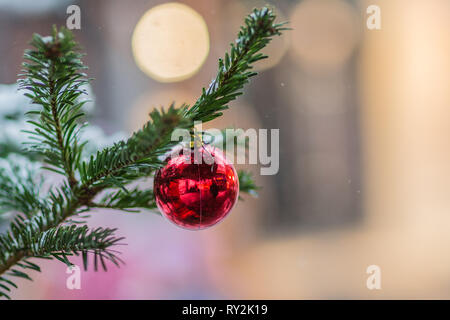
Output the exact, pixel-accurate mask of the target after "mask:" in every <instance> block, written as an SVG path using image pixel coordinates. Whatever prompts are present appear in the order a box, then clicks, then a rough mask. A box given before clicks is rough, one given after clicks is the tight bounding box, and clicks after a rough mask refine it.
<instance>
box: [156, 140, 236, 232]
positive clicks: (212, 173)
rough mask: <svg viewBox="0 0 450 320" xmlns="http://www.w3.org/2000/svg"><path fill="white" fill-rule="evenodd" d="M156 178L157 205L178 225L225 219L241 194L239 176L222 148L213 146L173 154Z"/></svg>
mask: <svg viewBox="0 0 450 320" xmlns="http://www.w3.org/2000/svg"><path fill="white" fill-rule="evenodd" d="M166 162H167V164H166V166H165V167H164V168H162V169H160V170H159V171H158V172H157V173H156V175H155V180H154V189H153V190H154V193H155V198H156V204H157V205H158V208H159V210H160V211H161V213H162V214H163V215H164V216H165V217H167V218H168V219H169V220H170V221H172V222H173V223H175V224H176V225H178V226H180V227H183V228H186V229H190V230H198V229H204V228H207V227H210V226H212V225H215V224H216V223H218V222H220V221H222V220H223V219H224V218H225V216H226V215H227V214H228V213H229V212H230V211H231V209H232V208H233V206H234V204H235V203H236V201H237V198H238V194H239V179H238V175H237V173H236V170H235V169H234V167H233V165H231V164H230V163H229V162H228V161H227V160H226V158H225V156H224V154H223V152H222V151H221V150H220V149H217V148H214V147H212V146H210V145H205V146H203V147H200V148H193V149H181V150H178V151H176V152H175V153H173V154H172V155H171V156H170V157H169V158H168V159H167V160H166Z"/></svg>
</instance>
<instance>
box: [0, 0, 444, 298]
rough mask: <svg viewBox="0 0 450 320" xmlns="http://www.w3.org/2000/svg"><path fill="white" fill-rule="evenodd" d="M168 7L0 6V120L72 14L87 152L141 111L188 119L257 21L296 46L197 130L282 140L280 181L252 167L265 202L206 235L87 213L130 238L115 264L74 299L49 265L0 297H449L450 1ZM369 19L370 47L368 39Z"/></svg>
mask: <svg viewBox="0 0 450 320" xmlns="http://www.w3.org/2000/svg"><path fill="white" fill-rule="evenodd" d="M163 3H169V1H154V0H133V1H125V0H113V1H112V0H109V1H106V0H98V1H87V0H80V1H75V0H67V1H66V0H39V1H36V0H16V1H8V0H0V57H1V64H0V83H1V84H3V85H2V86H1V88H0V89H1V90H0V108H8V107H9V108H11V105H12V103H13V102H12V101H13V100H14V99H16V100H14V101H15V102H14V103H21V102H20V101H21V100H19V102H17V97H16V96H15V93H11V92H13V91H11V88H12V87H11V86H6V84H12V83H14V82H15V81H16V79H17V74H18V73H19V71H20V63H21V61H22V55H23V51H24V49H25V48H27V42H28V41H29V40H30V38H31V35H32V33H34V32H37V33H40V34H49V33H50V30H51V26H52V25H53V24H56V25H65V24H66V19H67V18H68V17H69V14H67V13H66V9H67V7H68V6H69V5H71V4H76V5H78V6H79V7H80V8H81V29H80V30H74V33H75V36H76V39H77V40H79V41H80V43H81V45H82V47H83V50H84V51H85V52H86V53H87V56H86V57H85V59H84V62H85V64H86V65H88V66H89V71H88V74H89V76H90V77H93V78H95V80H94V81H93V82H92V90H91V91H92V96H95V109H94V107H92V110H91V119H90V122H91V123H93V124H95V125H97V126H98V130H92V132H90V134H91V136H90V137H91V139H92V140H99V141H107V140H108V139H110V140H115V139H116V140H117V138H118V137H120V136H122V135H123V136H125V135H129V134H131V133H132V132H133V131H134V130H136V129H137V128H139V127H140V126H141V125H142V124H143V123H144V122H145V121H146V119H147V114H148V113H149V111H150V110H152V109H153V108H159V107H161V106H168V105H169V104H170V103H171V102H172V101H176V102H178V103H182V102H188V103H193V102H194V101H195V100H196V98H197V97H198V96H199V94H200V93H201V88H202V87H204V86H207V85H208V84H209V82H210V81H211V79H212V78H213V77H214V76H215V72H216V68H217V60H218V58H219V57H221V56H223V54H224V52H225V50H227V49H228V48H229V43H230V42H231V41H233V40H234V38H235V36H236V34H237V32H238V29H239V26H240V25H241V23H242V21H243V19H244V17H245V16H246V15H247V14H248V13H249V12H250V11H251V10H252V9H253V8H254V7H261V6H264V5H269V6H271V7H272V8H273V9H274V10H275V11H276V12H277V14H278V17H279V21H285V20H289V21H290V27H291V28H293V30H292V31H290V32H286V33H285V34H284V35H283V37H280V38H277V39H276V40H275V41H274V42H273V43H272V44H271V45H270V46H269V47H268V48H267V50H265V53H267V54H268V55H269V56H270V58H269V59H268V60H266V61H263V62H260V63H259V64H258V66H257V69H258V70H259V71H261V72H260V75H259V76H258V77H256V78H254V80H253V81H252V82H251V84H250V85H248V86H247V87H246V89H245V95H244V96H243V97H241V98H240V99H239V100H238V101H236V102H234V103H232V105H231V109H230V110H229V111H227V112H226V113H225V115H224V116H223V117H222V118H220V119H218V120H215V121H214V122H211V123H209V124H208V127H215V128H224V127H230V126H235V127H239V128H244V129H247V128H266V129H271V128H279V129H280V170H279V173H278V174H277V175H274V176H260V175H259V168H258V166H248V167H247V168H246V169H249V170H252V171H253V172H254V173H255V177H256V180H257V182H258V184H259V185H260V186H261V187H262V190H261V191H260V197H259V198H258V199H253V198H251V197H249V196H244V198H245V201H240V202H239V203H238V205H237V206H236V207H235V209H234V210H233V212H232V213H231V214H230V215H229V216H228V217H227V218H226V219H225V221H224V222H222V223H221V224H219V225H217V226H215V227H213V228H211V229H207V230H205V231H200V232H192V231H186V230H183V229H180V228H176V227H175V226H174V225H172V224H171V223H169V222H168V221H166V220H164V218H162V217H160V216H159V215H157V214H154V213H151V212H143V213H140V214H134V213H120V212H104V211H98V212H95V213H93V215H92V218H91V220H90V224H91V225H93V226H95V225H101V226H109V227H118V228H119V234H120V235H123V236H125V237H126V238H127V240H126V242H127V246H124V247H122V248H121V251H122V252H123V254H122V258H123V259H124V260H125V261H126V265H125V266H123V267H122V268H120V269H115V268H111V270H109V271H108V272H107V273H103V272H99V273H94V272H90V271H89V272H83V273H82V275H81V276H82V278H81V281H82V288H81V290H69V289H67V288H66V279H67V277H68V276H69V275H68V274H66V267H65V266H64V265H62V264H61V263H58V262H50V263H46V264H45V266H43V272H42V273H41V274H39V275H35V276H34V278H35V280H34V282H32V283H31V282H28V283H27V282H20V289H19V290H16V291H15V292H14V295H13V297H14V298H19V299H178V298H187V299H197V298H198V299H201V298H210V299H219V298H230V299H266V298H270V299H304V298H318V299H349V298H355V299H362V298H368V299H379V298H387V299H389V298H424V299H428V298H450V232H449V229H450V145H449V144H450V142H449V141H450V139H449V138H450V86H449V83H450V1H448V0H369V1H365V0H354V1H350V0H279V1H262V0H261V1H260V0H227V1H223V0H195V1H194V0H189V1H187V0H186V1H180V2H179V3H183V4H185V5H186V6H183V7H181V8H182V9H181V11H182V12H180V10H178V11H176V10H175V11H174V10H171V8H173V6H172V7H171V6H169V7H166V8H167V10H161V9H155V6H157V5H160V4H163ZM372 4H376V5H378V6H379V7H380V8H381V30H368V28H367V27H366V20H367V19H368V17H369V15H368V14H367V13H366V9H367V7H368V6H369V5H372ZM159 8H160V7H159ZM152 10H154V11H152ZM157 10H159V11H157ZM146 36H147V38H146ZM149 39H150V40H149ZM177 59H178V60H177ZM174 60H175V61H177V62H176V63H169V62H171V61H174ZM14 92H15V91H14ZM2 94H3V95H2ZM22 107H23V106H22ZM100 128H101V130H100ZM7 129H8V130H9V131H7ZM7 132H8V134H9V139H15V138H16V135H17V139H19V136H18V135H19V133H18V131H17V130H15V131H14V130H13V129H11V128H10V127H8V125H7V122H6V121H4V122H0V137H2V134H3V137H4V136H6V133H7ZM0 142H1V141H0ZM105 143H107V142H105ZM100 144H101V143H100ZM0 151H2V150H0ZM2 153H3V154H6V153H7V152H6V151H5V150H3V151H2V152H0V155H1V154H2ZM369 265H377V266H379V267H380V269H381V290H369V289H368V288H367V287H366V280H367V278H368V277H369V274H367V273H366V269H367V267H368V266H369Z"/></svg>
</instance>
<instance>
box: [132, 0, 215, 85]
mask: <svg viewBox="0 0 450 320" xmlns="http://www.w3.org/2000/svg"><path fill="white" fill-rule="evenodd" d="M131 47H132V50H133V55H134V59H135V61H136V64H137V65H138V67H139V68H140V69H141V70H142V71H143V72H144V73H146V74H147V75H148V76H150V77H151V78H153V79H155V80H157V81H160V82H176V81H181V80H185V79H187V78H189V77H191V76H192V75H194V74H195V73H196V72H197V71H198V70H199V69H200V67H201V66H202V65H203V63H204V62H205V60H206V58H207V56H208V52H209V33H208V27H207V25H206V22H205V20H204V19H203V17H202V16H201V15H200V14H199V13H198V12H196V11H195V10H194V9H192V8H190V7H188V6H187V5H185V4H181V3H175V2H170V3H165V4H161V5H158V6H155V7H153V8H151V9H150V10H148V11H147V12H146V13H145V14H144V15H143V16H142V17H141V19H140V20H139V22H138V23H137V25H136V27H135V28H134V32H133V36H132V39H131Z"/></svg>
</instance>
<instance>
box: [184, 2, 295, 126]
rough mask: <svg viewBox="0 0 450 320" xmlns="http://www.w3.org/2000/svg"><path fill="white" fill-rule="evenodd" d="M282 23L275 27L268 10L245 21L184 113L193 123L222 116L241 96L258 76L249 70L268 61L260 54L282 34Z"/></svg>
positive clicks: (250, 16) (273, 16) (272, 16)
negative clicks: (213, 75) (215, 71)
mask: <svg viewBox="0 0 450 320" xmlns="http://www.w3.org/2000/svg"><path fill="white" fill-rule="evenodd" d="M284 25H285V24H284V23H281V24H275V15H274V13H273V12H272V11H271V10H269V9H268V8H262V9H260V10H258V9H255V10H254V11H253V13H252V14H250V15H249V16H248V17H247V18H246V19H245V25H244V26H242V27H241V30H240V31H239V34H238V37H237V39H236V41H235V43H232V44H231V51H230V53H226V54H225V57H224V58H223V59H219V70H218V73H217V76H216V78H215V79H214V80H213V81H212V82H211V84H210V85H209V87H208V89H205V88H203V92H202V95H201V96H200V98H199V99H198V100H197V102H196V103H195V104H194V105H193V106H192V108H190V109H189V110H188V112H187V115H188V116H189V117H192V118H193V120H194V121H203V122H207V121H210V120H213V119H215V118H217V117H219V116H221V115H222V113H221V112H220V111H222V110H226V109H228V106H227V104H228V103H229V102H230V101H232V100H235V99H236V97H238V96H239V95H241V94H242V91H241V90H242V88H243V87H244V85H245V84H246V83H248V81H249V79H250V78H251V77H253V76H255V75H256V74H257V73H256V72H253V71H250V70H251V69H252V68H253V66H252V65H253V64H254V63H255V62H256V61H259V60H262V59H265V58H267V56H265V55H264V54H262V53H259V51H260V50H261V49H263V48H264V47H265V46H266V45H267V44H268V43H269V42H270V41H271V39H272V37H273V36H275V35H281V32H282V31H283V30H287V28H284V27H283V26H284Z"/></svg>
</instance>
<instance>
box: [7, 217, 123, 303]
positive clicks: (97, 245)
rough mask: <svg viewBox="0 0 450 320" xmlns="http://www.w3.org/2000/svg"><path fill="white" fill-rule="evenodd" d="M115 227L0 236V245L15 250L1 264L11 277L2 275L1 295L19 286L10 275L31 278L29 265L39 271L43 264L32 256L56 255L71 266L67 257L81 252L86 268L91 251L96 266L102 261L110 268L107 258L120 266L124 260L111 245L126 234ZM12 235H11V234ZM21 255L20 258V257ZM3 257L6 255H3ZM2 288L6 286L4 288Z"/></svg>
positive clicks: (77, 228) (28, 231)
mask: <svg viewBox="0 0 450 320" xmlns="http://www.w3.org/2000/svg"><path fill="white" fill-rule="evenodd" d="M115 231H116V229H104V228H96V229H93V230H89V228H88V227H87V226H81V227H77V226H75V225H72V226H63V227H56V228H51V229H48V230H47V231H44V232H40V233H38V234H37V235H36V234H35V233H34V230H32V229H29V230H26V229H25V230H23V229H22V230H21V231H20V232H19V233H18V234H17V235H15V238H14V239H16V240H17V241H16V242H12V243H11V242H9V243H8V242H6V241H5V239H4V237H2V238H0V249H2V250H8V252H13V253H14V256H11V257H14V259H11V258H9V259H7V260H6V262H5V264H4V266H2V267H1V268H0V274H2V273H5V272H6V271H8V272H7V273H6V275H8V276H9V277H5V276H1V277H0V282H3V283H2V285H0V295H1V294H2V291H3V295H5V296H6V297H8V296H7V294H6V292H4V291H5V290H6V291H9V287H11V286H13V287H16V286H15V284H14V282H13V281H12V280H11V277H19V278H25V279H28V280H31V278H30V277H29V276H28V275H27V274H26V273H25V272H26V270H27V269H32V270H34V271H38V272H40V271H41V270H40V268H39V266H38V265H36V264H35V263H32V262H30V261H29V260H28V259H29V258H31V257H35V258H43V259H53V258H54V259H57V260H59V261H61V262H63V263H65V264H67V265H68V266H70V265H72V263H71V262H70V261H69V259H68V257H70V256H73V255H76V256H78V255H80V254H81V255H82V258H83V265H84V267H85V269H87V266H88V257H89V255H88V253H91V254H92V255H93V260H94V270H96V271H97V270H98V266H99V262H100V264H101V267H102V268H103V269H104V270H107V266H106V261H110V262H112V263H113V264H114V265H116V266H119V264H120V263H121V262H122V261H121V260H120V258H118V257H117V254H116V253H115V252H114V251H112V250H111V249H110V247H111V246H113V245H117V244H118V243H119V242H120V241H121V240H122V239H123V238H117V237H115V236H114V232H115ZM10 236H11V235H10ZM18 257H20V259H19V260H17V258H18ZM0 258H1V259H4V257H3V255H2V256H0ZM8 278H9V279H8ZM1 289H3V290H1Z"/></svg>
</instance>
